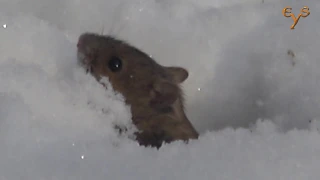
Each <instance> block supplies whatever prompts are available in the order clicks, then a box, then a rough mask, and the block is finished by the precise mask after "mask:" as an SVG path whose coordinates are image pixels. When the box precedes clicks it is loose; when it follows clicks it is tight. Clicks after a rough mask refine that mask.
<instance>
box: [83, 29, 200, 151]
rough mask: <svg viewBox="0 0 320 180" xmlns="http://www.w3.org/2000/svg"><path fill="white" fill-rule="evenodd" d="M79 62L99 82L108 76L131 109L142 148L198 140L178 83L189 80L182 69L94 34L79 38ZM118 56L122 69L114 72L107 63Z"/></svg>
mask: <svg viewBox="0 0 320 180" xmlns="http://www.w3.org/2000/svg"><path fill="white" fill-rule="evenodd" d="M78 57H79V58H78V59H79V62H80V63H81V64H82V65H84V67H85V68H87V69H89V70H90V71H91V74H92V75H93V76H95V77H96V78H97V79H98V80H99V79H100V78H101V77H103V76H106V77H108V79H109V81H110V83H111V84H112V86H113V88H114V89H115V90H116V91H118V92H120V93H121V94H122V95H123V96H124V97H125V100H126V103H127V104H129V105H130V106H131V113H132V120H133V123H134V124H135V126H136V127H137V128H138V130H140V132H139V133H137V134H136V135H137V138H136V139H137V141H138V142H139V144H140V145H144V146H153V147H158V148H159V147H160V146H161V145H162V143H163V142H166V143H169V142H172V141H175V140H184V141H187V140H188V139H196V138H198V133H197V131H196V130H195V129H194V127H193V126H192V124H191V123H190V121H189V120H188V118H187V117H186V115H185V113H184V106H183V104H184V99H183V95H182V90H181V88H180V87H179V84H180V83H182V82H183V81H185V80H186V79H187V77H188V72H187V71H186V70H185V69H183V68H180V67H164V66H161V65H159V64H158V63H157V62H156V61H154V60H153V59H152V58H151V57H149V56H148V55H147V54H145V53H144V52H142V51H140V50H139V49H137V48H135V47H133V46H131V45H129V44H127V43H125V42H123V41H120V40H117V39H115V38H114V37H111V36H102V35H98V34H93V33H84V34H82V35H81V36H80V37H79V42H78ZM112 57H117V58H119V59H120V60H121V62H122V67H121V70H119V71H117V72H113V71H112V70H111V69H110V68H109V66H108V62H109V60H110V59H111V58H112Z"/></svg>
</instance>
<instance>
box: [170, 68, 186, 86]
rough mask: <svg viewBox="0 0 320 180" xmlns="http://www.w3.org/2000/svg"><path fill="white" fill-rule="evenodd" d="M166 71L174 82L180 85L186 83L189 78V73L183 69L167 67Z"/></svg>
mask: <svg viewBox="0 0 320 180" xmlns="http://www.w3.org/2000/svg"><path fill="white" fill-rule="evenodd" d="M166 70H167V71H168V72H169V73H170V74H171V75H172V77H173V80H174V82H175V83H178V84H179V83H182V82H183V81H185V80H186V79H187V78H188V76H189V73H188V71H187V70H185V69H184V68H181V67H166Z"/></svg>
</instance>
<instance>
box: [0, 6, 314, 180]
mask: <svg viewBox="0 0 320 180" xmlns="http://www.w3.org/2000/svg"><path fill="white" fill-rule="evenodd" d="M285 6H291V7H292V8H293V10H292V11H293V13H295V15H296V16H297V14H298V13H299V12H300V9H301V8H302V7H303V6H309V7H310V12H311V14H310V16H308V17H307V18H301V19H300V21H299V23H298V24H297V25H296V28H295V29H294V30H291V29H290V26H291V24H292V23H293V21H292V19H291V18H285V17H284V16H283V15H282V9H283V8H284V7H285ZM319 20H320V1H318V0H304V1H301V0H281V1H279V0H161V1H160V0H121V1H117V0H91V1H85V0H68V1H65V0H32V1H26V0H0V25H1V26H0V40H1V42H0V84H1V86H0V180H6V179H8V180H20V179H24V180H42V179H46V180H67V179H68V180H82V179H86V180H89V179H92V180H105V179H110V180H111V179H112V180H118V179H119V180H128V179H130V180H148V179H153V180H163V179H175V180H189V179H190V180H195V179H197V180H208V179H217V180H235V179H239V180H275V179H284V180H302V179H308V180H317V179H319V177H320V171H319V170H318V167H319V165H320V156H319V153H320V141H319V139H320V134H319V132H318V128H319V127H320V124H319V119H320V111H319V108H320V82H319V80H320V71H319V68H320V60H319V50H318V49H319V47H320V44H319V43H320V41H319V39H320V32H319V29H318V27H319V28H320V25H319ZM86 31H90V32H96V33H103V34H110V35H115V36H117V37H118V38H120V39H123V40H125V41H128V42H129V43H130V44H133V45H134V46H136V47H138V48H140V49H142V50H143V51H145V52H146V53H148V54H150V55H152V57H154V58H155V60H156V61H158V62H159V63H160V64H162V65H166V66H171V65H175V66H181V67H184V68H186V69H188V71H189V72H190V76H189V78H188V79H187V81H186V82H184V83H183V88H184V90H185V94H186V100H187V101H186V103H187V104H186V112H187V116H188V117H189V119H190V120H191V122H192V123H193V124H194V125H195V127H196V128H197V130H198V131H199V132H200V133H201V135H200V138H199V139H198V140H193V141H191V142H190V143H189V144H184V143H182V142H179V141H177V142H174V143H171V144H166V145H164V146H163V147H162V148H161V149H159V150H156V149H153V148H145V147H140V146H138V144H137V143H136V142H135V141H132V140H131V139H130V137H127V135H128V136H129V135H130V133H128V134H127V135H125V136H118V135H117V133H116V131H115V130H114V129H113V127H114V125H120V126H127V127H131V112H130V107H129V106H127V105H126V104H125V103H124V98H123V97H122V95H121V94H119V93H117V92H115V91H114V90H113V89H112V87H111V86H110V84H109V86H108V88H107V89H105V88H104V87H102V86H101V85H100V84H99V83H98V82H96V80H95V79H94V78H93V77H92V76H90V75H87V74H85V72H84V71H83V69H81V68H80V67H79V66H78V65H77V60H76V42H77V38H78V36H79V35H80V34H81V33H83V32H86ZM130 129H132V130H134V127H132V128H130Z"/></svg>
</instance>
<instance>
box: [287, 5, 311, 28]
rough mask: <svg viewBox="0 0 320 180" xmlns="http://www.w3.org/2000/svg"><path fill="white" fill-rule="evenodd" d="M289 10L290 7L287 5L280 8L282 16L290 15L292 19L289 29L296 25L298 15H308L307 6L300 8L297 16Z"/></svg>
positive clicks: (304, 16)
mask: <svg viewBox="0 0 320 180" xmlns="http://www.w3.org/2000/svg"><path fill="white" fill-rule="evenodd" d="M291 11H292V8H291V7H290V6H287V7H285V8H283V10H282V14H283V16H284V17H291V18H292V20H293V24H292V25H291V29H294V27H295V26H296V25H297V23H298V21H299V19H300V17H303V18H306V17H307V16H309V15H310V11H309V7H308V6H304V7H303V8H302V9H301V10H300V14H299V15H298V17H297V18H296V17H295V15H294V14H293V13H292V12H291Z"/></svg>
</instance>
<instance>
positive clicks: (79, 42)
mask: <svg viewBox="0 0 320 180" xmlns="http://www.w3.org/2000/svg"><path fill="white" fill-rule="evenodd" d="M82 44H83V43H82V41H81V39H79V41H78V43H77V48H81V47H82Z"/></svg>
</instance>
